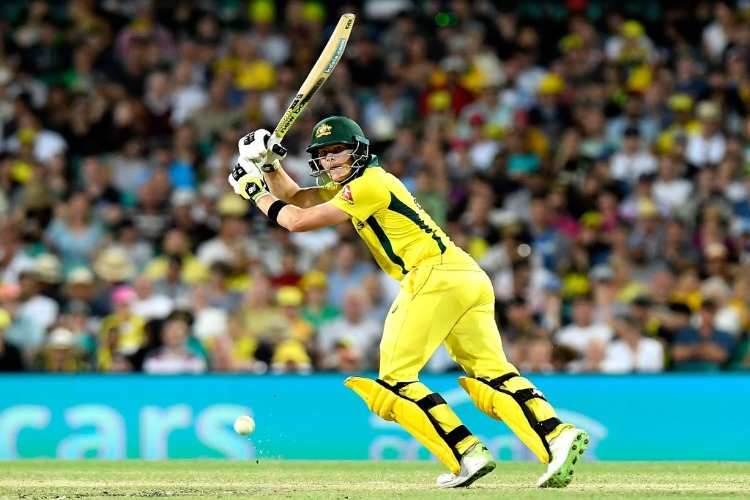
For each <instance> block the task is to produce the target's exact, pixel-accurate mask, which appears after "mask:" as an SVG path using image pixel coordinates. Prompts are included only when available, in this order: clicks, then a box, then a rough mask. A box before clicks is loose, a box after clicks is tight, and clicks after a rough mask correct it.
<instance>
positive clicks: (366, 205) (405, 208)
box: [321, 157, 463, 281]
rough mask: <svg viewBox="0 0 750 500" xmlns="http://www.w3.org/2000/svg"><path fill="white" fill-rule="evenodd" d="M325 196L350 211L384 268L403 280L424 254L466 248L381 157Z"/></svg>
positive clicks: (332, 186) (330, 185)
mask: <svg viewBox="0 0 750 500" xmlns="http://www.w3.org/2000/svg"><path fill="white" fill-rule="evenodd" d="M321 196H322V197H323V199H324V200H326V201H328V202H329V203H332V204H333V205H334V206H336V207H337V208H339V209H341V210H343V211H344V212H346V213H347V214H349V215H351V216H352V224H354V228H355V229H356V230H357V233H359V235H360V237H362V239H363V240H365V243H367V246H368V247H369V248H370V251H371V252H372V254H373V256H374V257H375V260H376V261H377V263H378V264H379V265H380V267H381V268H383V270H384V271H385V272H387V273H388V274H389V275H390V276H392V277H394V278H395V279H397V280H399V281H401V280H402V279H403V278H404V276H405V275H406V273H408V272H409V271H411V270H412V269H414V268H415V267H416V266H417V264H418V263H419V262H420V261H421V260H423V259H426V258H429V257H435V256H438V255H441V254H444V253H446V252H450V253H454V252H459V253H463V251H462V250H460V249H459V248H458V247H457V246H456V245H455V244H454V243H453V242H452V241H451V240H450V239H448V237H447V236H446V235H445V233H444V232H443V230H442V229H440V228H439V227H438V225H437V224H435V222H434V221H433V220H432V218H430V216H429V215H427V213H426V212H425V211H424V210H422V207H420V206H419V204H418V203H417V202H416V201H415V200H414V197H413V196H412V194H411V193H410V192H409V191H408V190H407V189H406V186H404V184H403V183H402V182H401V181H400V180H398V178H396V177H395V176H394V175H392V174H389V173H388V172H386V171H385V170H383V169H382V168H381V167H379V166H378V160H377V157H373V159H372V160H371V162H370V164H369V165H368V166H367V168H365V171H364V172H363V173H362V175H361V176H360V177H357V178H356V179H354V180H352V181H350V182H349V183H347V184H346V185H345V186H343V188H342V187H341V186H340V185H339V184H336V183H333V182H331V183H328V184H326V185H325V186H323V187H322V189H321Z"/></svg>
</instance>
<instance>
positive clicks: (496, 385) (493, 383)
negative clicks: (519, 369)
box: [486, 372, 518, 389]
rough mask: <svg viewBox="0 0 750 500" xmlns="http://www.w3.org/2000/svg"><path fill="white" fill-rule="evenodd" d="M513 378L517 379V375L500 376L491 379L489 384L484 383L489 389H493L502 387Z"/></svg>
mask: <svg viewBox="0 0 750 500" xmlns="http://www.w3.org/2000/svg"><path fill="white" fill-rule="evenodd" d="M513 377H518V374H517V373H513V372H511V373H506V374H505V375H500V376H499V377H497V378H493V379H492V380H490V381H489V382H486V383H487V384H488V385H489V386H490V387H493V388H495V389H498V388H500V386H501V385H503V384H504V383H505V382H507V381H508V380H510V379H512V378H513Z"/></svg>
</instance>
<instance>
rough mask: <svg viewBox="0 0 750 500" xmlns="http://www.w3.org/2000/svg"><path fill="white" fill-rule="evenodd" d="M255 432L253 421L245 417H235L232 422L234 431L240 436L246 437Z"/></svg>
mask: <svg viewBox="0 0 750 500" xmlns="http://www.w3.org/2000/svg"><path fill="white" fill-rule="evenodd" d="M254 430H255V420H253V418H252V417H248V416H247V415H242V416H241V417H237V420H235V421H234V431H235V432H236V433H237V434H239V435H240V436H247V435H248V434H250V433H251V432H253V431H254Z"/></svg>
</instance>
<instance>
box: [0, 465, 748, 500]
mask: <svg viewBox="0 0 750 500" xmlns="http://www.w3.org/2000/svg"><path fill="white" fill-rule="evenodd" d="M542 471H543V467H542V466H541V465H539V464H532V463H499V464H498V468H497V469H495V471H494V472H493V473H491V474H489V475H488V476H486V477H484V478H483V479H481V480H480V481H477V482H476V483H474V485H472V486H471V487H470V488H468V489H460V490H442V489H437V488H436V487H434V486H433V484H434V481H435V477H436V476H437V475H438V474H439V473H441V472H443V470H442V466H441V465H439V464H437V463H430V462H301V461H299V462H297V461H260V462H259V463H258V462H256V461H254V460H253V461H247V462H224V461H171V462H141V461H127V462H93V461H21V462H12V461H5V462H4V461H0V498H24V499H26V498H58V499H61V498H67V499H70V498H87V499H94V498H108V499H111V498H114V497H168V496H175V497H181V498H227V497H237V498H275V497H279V498H306V499H391V498H408V499H409V500H417V499H421V498H425V499H427V498H429V499H442V498H462V499H463V498H472V499H479V498H512V499H516V498H524V499H533V498H563V497H564V498H566V499H567V498H591V499H598V498H663V497H673V496H674V497H683V498H706V497H711V498H721V497H732V498H748V497H750V463H719V462H701V463H698V462H689V463H674V462H663V463H632V462H630V463H615V462H609V463H583V464H582V465H581V466H580V467H579V468H578V469H577V470H576V479H575V480H574V481H573V483H572V484H571V485H570V486H569V487H568V488H567V489H565V490H539V489H536V488H534V487H533V484H534V483H535V481H536V479H537V476H538V475H539V474H541V472H542Z"/></svg>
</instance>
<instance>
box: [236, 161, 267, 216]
mask: <svg viewBox="0 0 750 500" xmlns="http://www.w3.org/2000/svg"><path fill="white" fill-rule="evenodd" d="M228 180H229V184H230V185H231V186H232V189H234V192H235V193H237V194H238V195H240V196H242V197H243V198H245V199H246V200H248V201H251V202H252V203H253V204H254V205H257V204H258V200H259V199H260V198H262V197H263V196H266V195H267V194H270V193H269V192H268V187H267V186H266V182H265V181H264V180H263V174H262V173H261V172H260V170H258V167H257V166H256V165H255V164H254V163H251V162H246V161H240V162H239V163H237V165H235V166H234V168H233V169H232V172H231V173H230V174H229V179H228Z"/></svg>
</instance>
